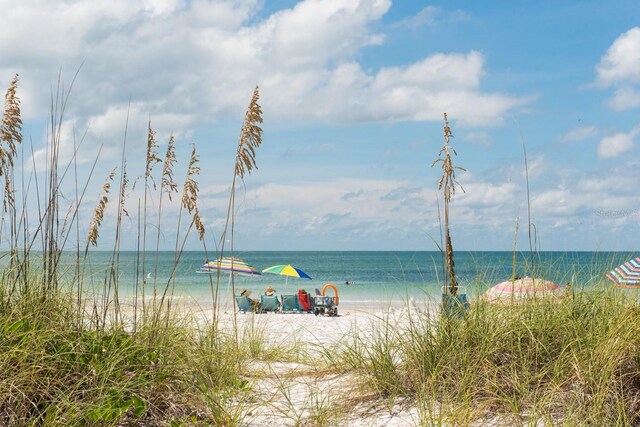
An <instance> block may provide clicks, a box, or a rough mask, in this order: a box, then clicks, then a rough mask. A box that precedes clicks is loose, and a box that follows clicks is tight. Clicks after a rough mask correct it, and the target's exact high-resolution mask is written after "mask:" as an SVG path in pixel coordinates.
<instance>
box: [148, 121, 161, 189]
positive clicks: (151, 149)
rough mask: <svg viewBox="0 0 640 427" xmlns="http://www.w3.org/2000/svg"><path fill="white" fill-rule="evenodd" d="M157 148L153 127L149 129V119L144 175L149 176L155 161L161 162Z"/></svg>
mask: <svg viewBox="0 0 640 427" xmlns="http://www.w3.org/2000/svg"><path fill="white" fill-rule="evenodd" d="M157 148H158V142H157V141H156V133H155V131H154V130H153V129H151V121H149V128H148V131H147V167H146V170H145V173H144V175H145V177H146V178H149V177H150V176H151V171H152V170H153V166H155V165H156V164H157V163H160V162H162V160H160V157H158V152H157V151H156V149H157Z"/></svg>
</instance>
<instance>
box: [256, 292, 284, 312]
mask: <svg viewBox="0 0 640 427" xmlns="http://www.w3.org/2000/svg"><path fill="white" fill-rule="evenodd" d="M278 310H280V300H279V299H278V296H277V295H271V296H267V295H260V311H261V312H262V313H265V312H267V311H273V312H276V311H278Z"/></svg>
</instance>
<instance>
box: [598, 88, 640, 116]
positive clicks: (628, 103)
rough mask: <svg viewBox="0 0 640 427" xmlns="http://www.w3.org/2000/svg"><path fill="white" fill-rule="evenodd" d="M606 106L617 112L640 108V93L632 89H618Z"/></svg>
mask: <svg viewBox="0 0 640 427" xmlns="http://www.w3.org/2000/svg"><path fill="white" fill-rule="evenodd" d="M606 105H607V107H609V108H611V109H612V110H616V111H623V110H629V109H632V108H637V107H639V106H640V91H638V90H636V89H634V88H632V87H623V88H620V89H617V90H616V91H615V93H614V94H613V97H611V98H610V99H609V100H608V101H607V102H606Z"/></svg>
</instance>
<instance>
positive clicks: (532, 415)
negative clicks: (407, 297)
mask: <svg viewBox="0 0 640 427" xmlns="http://www.w3.org/2000/svg"><path fill="white" fill-rule="evenodd" d="M354 338H355V339H353V340H344V341H343V342H342V344H341V346H340V347H339V348H337V349H335V351H334V354H333V356H332V357H331V360H330V363H331V364H332V365H333V366H335V367H348V369H353V370H355V371H356V372H358V373H359V374H360V377H361V379H362V381H363V383H364V384H366V385H367V386H368V390H370V391H371V392H373V393H375V394H376V395H377V396H379V397H384V398H385V399H390V400H393V399H394V398H409V399H411V400H412V401H413V402H414V403H415V404H416V405H417V406H418V407H419V408H421V418H422V419H423V421H424V422H425V423H426V424H427V425H432V424H435V425H439V424H444V425H467V424H470V423H472V422H479V421H482V420H484V421H487V422H488V420H496V419H498V420H501V421H502V423H505V424H507V425H520V424H536V423H537V422H543V423H547V424H549V425H557V424H560V423H566V424H567V425H635V424H637V423H638V422H639V421H640V307H639V306H638V305H637V303H636V301H635V299H631V298H628V297H627V296H626V295H624V294H622V293H621V292H620V291H618V290H615V289H611V288H605V287H601V288H598V289H596V290H592V291H581V292H576V293H575V294H573V295H572V296H571V297H568V298H566V299H564V300H563V301H561V302H551V301H541V302H538V303H527V304H514V305H490V304H488V303H485V302H482V301H479V302H477V303H475V304H473V305H472V307H471V308H470V309H469V310H468V312H466V313H465V314H464V315H462V316H446V315H440V314H436V313H428V312H427V313H417V312H413V313H411V315H410V316H409V317H408V318H407V319H404V321H403V322H401V323H397V322H394V321H392V320H391V319H389V318H381V319H378V322H376V325H375V328H374V332H373V333H372V334H371V335H370V336H368V337H362V336H356V337H354Z"/></svg>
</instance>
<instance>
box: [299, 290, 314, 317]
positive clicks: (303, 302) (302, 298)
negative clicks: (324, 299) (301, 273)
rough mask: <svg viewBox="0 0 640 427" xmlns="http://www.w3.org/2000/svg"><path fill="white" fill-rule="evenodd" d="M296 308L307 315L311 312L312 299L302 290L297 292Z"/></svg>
mask: <svg viewBox="0 0 640 427" xmlns="http://www.w3.org/2000/svg"><path fill="white" fill-rule="evenodd" d="M298 307H300V311H306V312H309V313H310V312H312V311H313V298H311V295H309V294H308V293H307V292H306V291H305V290H304V289H300V290H299V291H298Z"/></svg>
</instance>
